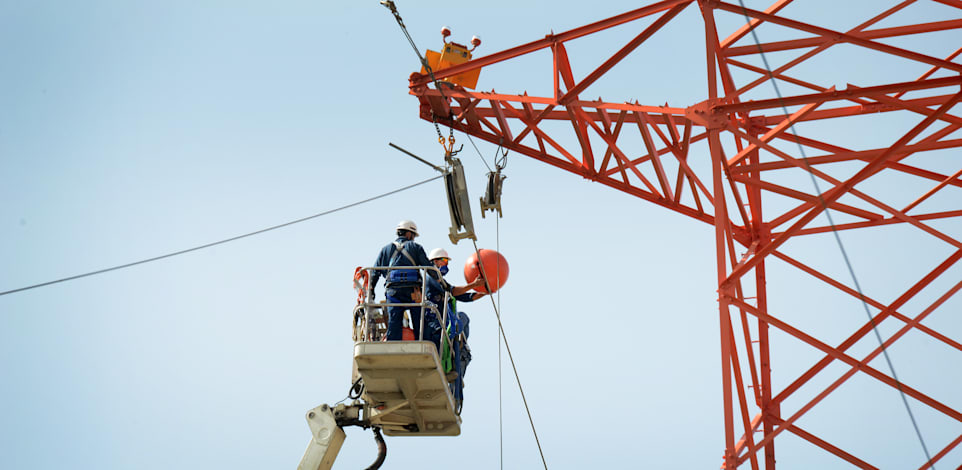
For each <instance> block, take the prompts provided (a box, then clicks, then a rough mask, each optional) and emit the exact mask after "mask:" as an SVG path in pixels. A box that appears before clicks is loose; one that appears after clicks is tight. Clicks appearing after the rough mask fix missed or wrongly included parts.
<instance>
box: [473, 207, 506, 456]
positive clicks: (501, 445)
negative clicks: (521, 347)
mask: <svg viewBox="0 0 962 470" xmlns="http://www.w3.org/2000/svg"><path fill="white" fill-rule="evenodd" d="M494 227H495V228H494V234H495V237H494V240H495V242H494V246H495V249H496V250H498V253H501V218H500V217H498V218H496V219H494ZM478 258H479V259H480V256H479V257H478ZM498 263H499V266H498V272H499V273H500V272H501V266H500V263H501V258H498ZM498 311H501V289H498ZM497 336H498V454H499V455H500V458H501V470H504V405H503V403H502V397H501V390H502V387H501V362H502V359H501V335H497Z"/></svg>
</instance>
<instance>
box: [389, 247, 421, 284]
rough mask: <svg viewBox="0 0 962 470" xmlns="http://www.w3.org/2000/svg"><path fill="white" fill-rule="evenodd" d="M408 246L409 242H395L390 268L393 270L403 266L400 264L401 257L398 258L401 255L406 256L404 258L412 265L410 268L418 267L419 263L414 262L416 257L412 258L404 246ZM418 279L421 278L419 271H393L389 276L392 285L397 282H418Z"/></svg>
mask: <svg viewBox="0 0 962 470" xmlns="http://www.w3.org/2000/svg"><path fill="white" fill-rule="evenodd" d="M406 244H407V242H404V243H401V242H399V241H397V240H395V241H394V253H392V254H391V263H390V265H389V266H390V267H392V268H393V267H395V266H403V265H399V264H398V262H399V261H400V260H401V257H400V256H398V255H399V254H401V255H404V257H405V258H407V259H408V261H409V262H410V263H411V264H410V266H417V262H415V261H414V257H412V256H411V254H410V253H408V251H407V250H406V249H404V245H406ZM418 278H419V276H418V270H417V269H393V270H391V272H390V273H388V275H387V280H388V282H389V283H392V284H393V283H396V282H406V283H407V282H417V281H418Z"/></svg>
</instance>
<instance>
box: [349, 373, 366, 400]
mask: <svg viewBox="0 0 962 470" xmlns="http://www.w3.org/2000/svg"><path fill="white" fill-rule="evenodd" d="M362 380H363V378H362V377H358V378H357V380H355V381H354V384H353V385H351V389H350V390H348V391H347V397H348V398H350V399H351V400H357V399H358V398H361V394H362V393H364V382H362Z"/></svg>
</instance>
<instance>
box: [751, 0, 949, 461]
mask: <svg viewBox="0 0 962 470" xmlns="http://www.w3.org/2000/svg"><path fill="white" fill-rule="evenodd" d="M738 4H739V5H741V7H742V14H743V15H744V16H745V23H746V24H747V25H748V27H749V29H750V30H751V33H752V39H753V40H754V41H755V46H756V47H757V48H758V53H759V55H760V56H761V58H762V63H763V64H764V65H765V70H766V71H767V72H768V79H769V81H770V82H771V83H772V88H774V89H775V95H776V96H777V97H778V100H779V102H780V104H781V108H782V113H784V114H785V118H786V119H788V118H789V112H788V107H787V106H785V104H784V101H783V100H784V98H783V97H782V93H781V91H780V90H779V88H778V82H776V81H775V75H774V74H773V73H772V69H771V67H770V66H769V64H768V59H767V58H766V57H765V52H764V51H763V50H762V46H761V42H760V41H759V39H758V34H757V33H756V32H755V28H753V27H752V25H751V19H750V18H749V16H748V12H747V11H746V9H745V3H744V2H743V0H738ZM788 132H789V134H790V135H791V136H792V137H794V138H795V144H796V145H797V146H798V151H799V153H800V154H801V156H802V162H804V164H805V169H806V170H807V171H808V176H809V177H810V178H811V180H812V185H813V186H814V187H815V194H816V196H817V197H818V201H819V202H820V203H821V205H822V209H823V211H824V212H825V216H826V218H827V219H828V224H829V226H830V227H831V228H832V235H834V237H835V242H836V244H837V245H838V249H839V251H841V253H842V258H843V259H844V261H845V266H846V268H847V269H848V273H849V275H850V276H851V277H852V282H853V283H854V284H855V291H856V292H857V293H858V297H859V300H860V301H861V302H862V308H863V309H864V310H865V315H866V316H868V319H869V323H870V324H871V325H872V332H873V333H875V338H876V339H877V340H878V342H879V346H880V347H881V348H882V355H883V356H884V357H885V363H886V364H887V365H888V368H889V371H891V372H892V379H893V380H895V385H896V389H898V391H899V396H901V398H902V403H903V404H904V405H905V411H906V412H908V415H909V419H910V420H911V421H912V427H913V428H915V435H916V436H918V439H919V443H920V444H921V445H922V451H923V452H924V453H925V459H926V462H927V463H928V464H930V465H931V463H932V457H931V455H930V454H929V448H928V446H926V445H925V439H924V438H923V437H922V431H921V430H920V429H919V425H918V422H916V420H915V414H914V413H912V408H911V406H909V401H908V399H907V398H906V396H905V391H904V390H903V389H902V382H901V381H900V380H899V377H898V374H896V373H895V365H894V364H893V363H892V359H891V357H889V353H888V349H887V348H886V347H885V342H884V341H882V335H881V334H880V333H879V331H878V325H877V324H876V321H875V317H874V316H872V312H871V310H869V306H868V302H866V300H865V295H864V294H863V293H862V287H861V285H860V284H859V282H858V277H857V276H856V275H855V269H854V268H853V266H852V262H851V260H850V259H849V257H848V252H847V251H846V250H845V245H844V244H843V243H842V238H841V237H840V236H839V234H838V230H837V229H836V227H835V221H834V220H833V219H832V212H831V210H829V208H828V205H827V204H826V203H825V199H824V198H823V197H822V190H821V188H820V187H819V185H818V180H817V179H816V178H815V173H814V172H813V171H812V167H811V165H810V164H809V162H808V156H807V155H806V154H805V149H804V147H802V143H801V141H799V139H798V134H797V133H796V132H795V124H794V123H792V122H790V123H789V127H788ZM932 468H933V469H934V468H935V465H932Z"/></svg>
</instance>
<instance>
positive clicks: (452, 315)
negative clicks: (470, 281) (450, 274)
mask: <svg viewBox="0 0 962 470" xmlns="http://www.w3.org/2000/svg"><path fill="white" fill-rule="evenodd" d="M453 289H454V286H452V285H451V284H448V282H447V281H446V280H445V279H444V278H443V277H442V278H441V280H440V281H438V280H435V279H434V278H432V277H428V282H427V298H428V300H430V301H431V302H433V303H435V304H437V305H441V302H443V301H444V293H445V292H449V293H450V292H451V291H452V290H453ZM454 300H457V301H459V302H474V292H465V293H463V294H461V295H456V296H453V298H452V301H451V302H449V303H448V305H447V323H448V324H447V328H446V329H445V331H447V332H449V333H448V334H449V335H450V336H449V340H450V342H449V344H450V346H451V356H450V359H451V363H450V368H451V369H452V370H455V371H457V372H458V376H457V377H456V378H455V379H454V381H452V382H451V383H450V384H448V385H449V387H450V389H451V393H452V395H453V396H454V399H455V403H456V406H457V409H458V412H460V410H461V404H462V403H463V402H464V376H465V374H466V372H467V368H468V363H470V362H471V350H470V348H468V345H467V338H468V331H469V330H468V323H469V322H470V321H471V320H470V319H469V318H468V316H467V315H466V314H465V313H464V312H458V311H457V309H456V308H455V307H456V304H455V302H454ZM431 316H433V314H431V313H427V314H425V321H424V324H425V325H431V326H432V327H434V328H436V330H434V331H436V333H434V331H432V329H431V328H426V329H427V331H425V333H424V337H425V339H427V338H428V335H429V333H430V336H431V340H432V341H434V344H435V345H437V346H438V352H439V353H441V354H442V362H443V358H444V352H443V351H442V350H441V335H442V334H443V333H442V331H441V324H440V321H438V320H437V319H432V318H430V317H431ZM462 333H463V334H464V337H463V338H462V337H461V336H460V335H461V334H462ZM445 371H446V372H447V369H446V370H445Z"/></svg>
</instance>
